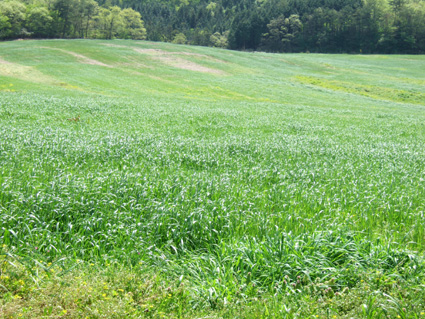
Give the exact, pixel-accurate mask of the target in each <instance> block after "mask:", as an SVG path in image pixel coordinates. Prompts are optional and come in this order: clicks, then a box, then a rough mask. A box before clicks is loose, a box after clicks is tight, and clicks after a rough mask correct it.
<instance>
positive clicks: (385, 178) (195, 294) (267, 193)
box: [0, 40, 425, 318]
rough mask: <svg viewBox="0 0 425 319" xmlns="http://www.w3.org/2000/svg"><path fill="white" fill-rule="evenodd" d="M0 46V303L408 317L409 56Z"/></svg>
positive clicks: (412, 301)
mask: <svg viewBox="0 0 425 319" xmlns="http://www.w3.org/2000/svg"><path fill="white" fill-rule="evenodd" d="M0 48H1V51H0V56H1V57H0V72H1V77H0V124H1V125H0V244H1V245H2V248H1V255H2V257H1V258H2V259H1V263H2V264H1V268H0V271H1V274H0V275H1V278H0V290H1V291H2V297H1V305H0V306H1V307H2V308H0V309H1V310H2V311H1V312H0V313H1V315H3V314H4V315H3V316H4V317H12V318H13V317H19V316H20V317H22V316H25V317H28V318H31V317H34V318H37V317H40V316H46V317H49V316H56V317H69V318H81V317H89V318H102V317H111V316H115V317H116V318H121V317H123V316H127V317H134V318H139V317H154V318H160V317H166V318H170V317H176V318H178V317H180V318H191V317H193V318H199V317H212V318H214V317H217V318H219V317H227V318H236V317H240V318H250V317H251V318H259V317H280V318H281V317H283V318H285V317H286V318H316V317H317V316H318V317H320V318H332V317H333V316H335V317H338V318H352V317H354V318H363V317H364V318H378V317H382V318H384V316H386V317H388V316H390V317H394V318H396V317H397V316H400V317H401V318H421V317H423V316H424V315H423V313H424V311H425V309H424V303H423V300H424V285H425V276H424V266H425V264H424V259H423V252H424V248H425V247H424V239H425V231H424V229H425V219H424V216H423V215H424V206H425V201H424V200H423V198H425V194H424V193H425V187H424V186H425V170H424V167H425V156H424V155H425V154H424V153H425V150H424V147H423V145H424V139H425V125H424V123H425V121H424V119H425V113H424V110H425V105H424V102H423V96H424V94H425V89H424V87H423V86H421V85H420V83H423V81H424V80H425V79H424V75H423V72H421V68H422V69H423V67H425V65H424V64H425V59H424V58H423V57H421V56H415V57H410V56H403V57H402V56H347V55H345V56H344V55H310V54H294V55H274V54H266V53H244V52H232V51H227V50H219V49H211V48H201V47H188V46H177V45H171V44H161V43H150V42H143V41H141V42H137V41H120V40H116V41H111V42H105V41H82V40H76V41H56V40H51V41H17V42H7V43H6V42H5V43H0ZM141 50H145V51H142V53H140V52H139V51H141ZM146 50H149V51H146ZM146 52H148V54H146ZM165 52H167V53H165ZM155 54H156V55H158V54H160V56H162V58H160V57H156V56H155ZM164 56H166V60H164ZM82 57H84V58H82ZM175 57H177V58H175ZM183 60H184V61H183ZM89 61H91V63H88V62H89ZM93 61H97V62H96V63H94V62H93ZM185 61H189V62H185ZM412 61H413V62H412ZM178 63H183V64H184V65H180V66H179V65H177V64H178ZM17 65H18V66H19V67H18V68H17V69H16V70H14V69H13V68H14V67H15V66H17ZM194 66H202V67H198V69H196V68H195V67H194ZM395 66H397V67H395ZM26 69H30V70H31V72H29V73H28V72H26V73H25V72H24V73H25V76H24V75H23V74H24V73H23V72H21V71H22V70H26ZM210 69H214V70H220V72H206V70H210ZM1 70H3V71H4V70H7V72H6V71H4V72H3V71H1ZM347 70H351V71H352V72H351V73H349V72H347ZM40 74H42V76H41V75H40ZM378 78H379V79H378ZM43 79H49V80H48V81H47V80H46V81H44V80H43ZM375 79H376V80H375ZM398 79H400V81H398ZM375 81H376V83H375ZM406 92H407V93H409V94H408V95H403V94H404V93H406ZM407 93H406V94H407ZM400 94H401V95H400ZM117 274H119V275H117ZM21 281H22V282H21ZM131 282H134V284H131ZM84 283H86V284H84ZM104 283H106V284H104ZM105 286H106V287H108V289H103V288H102V287H105ZM89 288H91V289H92V290H93V292H91V291H90V289H89ZM168 288H170V289H168ZM102 289H103V290H102ZM121 290H123V291H121ZM59 291H62V292H64V293H66V295H60V294H59V293H58V292H59ZM113 291H115V293H113ZM76 300H77V301H76ZM30 307H31V308H30ZM29 309H31V311H29Z"/></svg>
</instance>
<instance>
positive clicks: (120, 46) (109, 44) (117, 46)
mask: <svg viewBox="0 0 425 319" xmlns="http://www.w3.org/2000/svg"><path fill="white" fill-rule="evenodd" d="M101 44H102V45H104V46H106V47H111V48H128V47H127V46H125V45H119V44H112V43H101Z"/></svg>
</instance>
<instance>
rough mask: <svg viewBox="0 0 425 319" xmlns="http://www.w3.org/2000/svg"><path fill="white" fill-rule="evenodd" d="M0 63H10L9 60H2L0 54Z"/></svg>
mask: <svg viewBox="0 0 425 319" xmlns="http://www.w3.org/2000/svg"><path fill="white" fill-rule="evenodd" d="M0 64H12V63H10V62H9V61H6V60H3V59H2V57H1V56H0Z"/></svg>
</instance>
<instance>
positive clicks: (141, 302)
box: [0, 247, 425, 318]
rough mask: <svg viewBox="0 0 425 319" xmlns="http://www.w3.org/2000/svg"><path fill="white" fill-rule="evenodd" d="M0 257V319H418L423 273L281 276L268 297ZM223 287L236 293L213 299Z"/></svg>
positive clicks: (242, 285) (145, 274) (259, 289)
mask: <svg viewBox="0 0 425 319" xmlns="http://www.w3.org/2000/svg"><path fill="white" fill-rule="evenodd" d="M7 251H8V248H7V247H3V253H6V255H2V257H1V269H0V270H1V272H0V289H1V291H2V298H1V299H0V302H1V304H0V305H1V308H0V309H1V310H2V318H21V317H24V318H40V317H60V318H123V317H126V318H141V317H143V318H199V317H200V316H206V317H211V318H269V317H279V318H298V317H302V318H353V317H355V318H388V317H390V318H398V317H400V318H423V317H424V309H425V304H424V298H425V293H424V290H423V284H424V282H425V278H424V276H423V271H422V269H420V270H419V271H418V272H417V273H406V270H407V269H409V265H408V264H404V265H403V266H404V267H400V268H398V270H395V271H394V270H393V271H392V272H388V271H386V270H377V271H365V270H362V269H357V273H356V276H357V279H358V280H357V281H356V282H352V283H350V284H348V285H347V283H344V282H343V281H342V280H341V278H342V277H344V275H346V276H351V275H350V273H351V272H352V269H349V268H347V269H344V270H342V269H341V270H340V273H335V274H334V275H335V276H336V277H322V278H320V277H317V278H316V280H314V281H312V280H311V278H310V277H309V276H308V274H304V275H301V276H297V277H296V278H294V279H293V280H292V279H291V277H290V276H288V275H285V277H284V279H283V280H281V281H276V282H274V283H272V284H270V288H269V289H267V288H265V286H264V285H257V284H256V281H251V278H254V276H253V275H252V274H251V273H248V274H247V275H246V280H245V281H243V280H241V281H240V282H237V283H235V287H233V285H232V284H231V282H229V278H225V277H222V276H219V275H218V276H217V277H216V278H209V280H211V282H210V287H208V288H207V289H205V290H202V288H201V289H200V287H202V284H201V285H200V282H195V283H193V282H191V281H190V280H186V279H184V278H186V277H185V276H184V275H182V276H181V277H180V279H179V280H176V281H170V280H169V279H167V277H168V276H165V274H163V273H158V274H154V273H153V272H152V271H151V270H149V269H148V268H146V267H145V266H144V265H143V264H141V265H138V266H135V267H132V268H128V267H123V266H122V265H120V264H119V263H118V262H112V263H104V264H102V265H100V264H93V263H92V264H87V263H85V262H83V261H81V260H77V261H75V262H74V263H73V265H72V266H71V267H70V265H71V264H72V263H71V264H70V263H69V262H66V261H65V260H58V261H57V262H55V263H45V262H43V261H42V260H37V259H30V258H27V259H20V258H17V257H16V256H14V255H12V254H10V253H9V252H7ZM414 263H415V261H414ZM400 265H401V264H400ZM420 267H424V265H423V264H422V265H420ZM189 268H190V267H189ZM413 268H415V267H413ZM344 272H345V274H344ZM418 274H419V276H418ZM195 277H196V276H195ZM189 278H190V277H189ZM234 279H235V278H233V280H234ZM203 282H204V284H205V283H207V282H208V279H206V278H204V279H203ZM223 286H226V287H227V291H229V290H231V289H236V290H237V291H236V292H235V293H234V294H232V293H227V294H226V295H227V297H224V299H221V298H217V297H218V296H217V295H216V293H217V292H218V291H220V289H221V288H220V287H223ZM204 288H206V287H204Z"/></svg>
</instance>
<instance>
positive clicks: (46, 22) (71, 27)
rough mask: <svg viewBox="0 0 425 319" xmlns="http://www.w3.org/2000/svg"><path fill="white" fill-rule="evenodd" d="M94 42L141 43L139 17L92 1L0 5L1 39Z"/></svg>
mask: <svg viewBox="0 0 425 319" xmlns="http://www.w3.org/2000/svg"><path fill="white" fill-rule="evenodd" d="M25 37H31V38H69V37H71V38H96V39H112V38H115V37H118V38H121V39H136V40H142V39H145V38H146V29H145V28H144V25H143V21H142V20H141V15H140V13H138V12H136V11H134V10H133V9H131V8H126V9H120V8H119V7H118V6H109V7H99V5H98V3H97V2H96V1H95V0H53V1H49V0H34V1H32V0H31V1H23V0H10V1H9V0H6V1H1V2H0V39H16V38H25Z"/></svg>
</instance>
